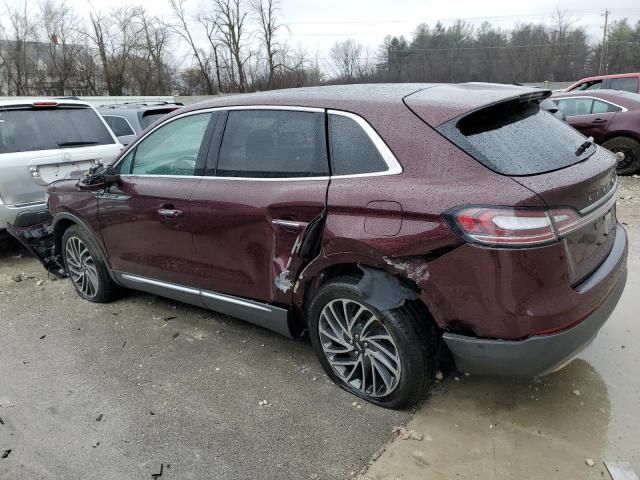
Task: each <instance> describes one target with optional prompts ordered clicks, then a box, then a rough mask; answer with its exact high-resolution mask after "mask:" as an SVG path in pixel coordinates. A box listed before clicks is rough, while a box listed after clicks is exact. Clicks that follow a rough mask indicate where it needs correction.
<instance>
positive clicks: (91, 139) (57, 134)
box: [0, 106, 115, 153]
mask: <svg viewBox="0 0 640 480" xmlns="http://www.w3.org/2000/svg"><path fill="white" fill-rule="evenodd" d="M112 143H115V141H114V139H113V137H112V136H111V134H110V133H109V130H108V129H107V127H106V126H105V124H104V123H103V122H102V120H101V119H100V117H99V116H98V114H97V113H96V112H95V111H94V110H93V109H91V108H87V107H75V106H74V107H57V108H47V109H39V108H38V109H35V108H30V107H29V108H18V109H0V153H10V152H31V151H35V150H51V149H58V148H73V147H84V146H91V145H108V144H112Z"/></svg>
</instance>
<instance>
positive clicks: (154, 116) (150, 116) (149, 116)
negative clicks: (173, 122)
mask: <svg viewBox="0 0 640 480" xmlns="http://www.w3.org/2000/svg"><path fill="white" fill-rule="evenodd" d="M174 110H177V109H176V108H170V109H167V110H150V111H146V112H144V113H143V114H142V118H141V119H140V126H141V127H142V130H144V129H145V128H147V127H148V126H149V125H151V124H153V123H155V122H156V121H157V120H160V119H161V118H162V117H164V116H165V115H167V114H169V113H171V112H173V111H174Z"/></svg>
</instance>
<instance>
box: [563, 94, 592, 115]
mask: <svg viewBox="0 0 640 480" xmlns="http://www.w3.org/2000/svg"><path fill="white" fill-rule="evenodd" d="M592 104H593V99H591V98H561V99H560V100H558V107H560V110H562V111H563V112H564V114H565V116H567V117H574V116H576V115H589V114H590V113H591V105H592Z"/></svg>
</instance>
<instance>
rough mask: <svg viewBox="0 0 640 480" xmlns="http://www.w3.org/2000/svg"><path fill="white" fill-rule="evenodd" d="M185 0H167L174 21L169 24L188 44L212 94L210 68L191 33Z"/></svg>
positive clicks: (213, 90) (209, 92)
mask: <svg viewBox="0 0 640 480" xmlns="http://www.w3.org/2000/svg"><path fill="white" fill-rule="evenodd" d="M185 3H186V0H169V4H170V6H171V11H172V13H173V18H174V23H173V24H172V25H171V27H172V28H173V30H174V31H175V32H176V33H177V34H178V35H179V36H180V37H181V38H182V39H183V40H184V41H185V42H187V44H188V45H189V48H190V49H191V53H192V55H193V58H194V59H195V61H196V63H197V64H198V67H199V69H200V74H201V75H202V77H203V78H204V81H205V84H206V87H207V93H208V94H210V95H212V94H214V93H215V89H214V86H213V81H212V79H211V68H210V65H209V59H208V58H207V55H206V53H205V52H204V51H203V50H202V49H201V48H200V47H199V46H198V45H197V44H196V42H195V40H194V38H193V35H192V34H191V26H190V25H189V17H188V14H187V11H186V8H185Z"/></svg>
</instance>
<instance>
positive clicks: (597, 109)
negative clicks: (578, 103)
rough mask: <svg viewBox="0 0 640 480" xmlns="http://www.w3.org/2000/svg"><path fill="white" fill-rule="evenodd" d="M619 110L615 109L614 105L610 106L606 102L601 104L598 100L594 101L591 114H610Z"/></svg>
mask: <svg viewBox="0 0 640 480" xmlns="http://www.w3.org/2000/svg"><path fill="white" fill-rule="evenodd" d="M619 110H620V108H619V107H616V106H615V105H611V104H610V103H607V102H601V101H599V100H594V101H593V107H592V109H591V113H610V112H617V111H619Z"/></svg>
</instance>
